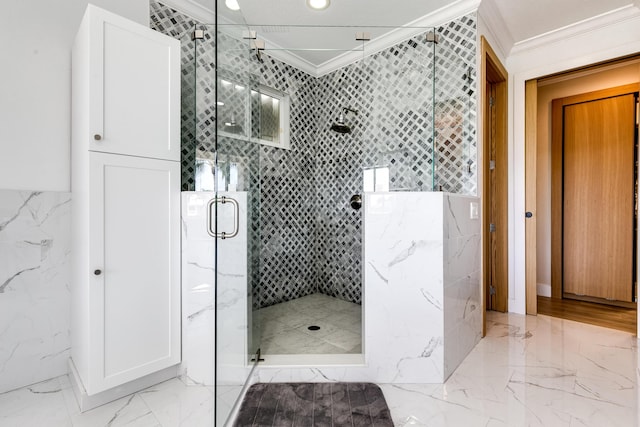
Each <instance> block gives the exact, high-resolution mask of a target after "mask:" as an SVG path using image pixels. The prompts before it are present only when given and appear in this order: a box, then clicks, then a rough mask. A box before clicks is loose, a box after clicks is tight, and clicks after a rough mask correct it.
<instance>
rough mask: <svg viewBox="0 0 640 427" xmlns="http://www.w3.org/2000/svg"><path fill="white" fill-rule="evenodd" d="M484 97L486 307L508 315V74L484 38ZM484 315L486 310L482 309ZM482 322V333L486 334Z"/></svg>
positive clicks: (483, 169)
mask: <svg viewBox="0 0 640 427" xmlns="http://www.w3.org/2000/svg"><path fill="white" fill-rule="evenodd" d="M481 48H482V65H481V69H482V73H483V76H482V94H483V97H484V99H483V107H484V108H483V128H484V129H483V143H482V145H483V149H482V157H483V162H482V163H483V167H482V228H483V231H482V242H483V249H482V259H483V262H482V269H483V274H482V276H483V287H482V290H483V293H484V300H483V302H484V304H485V308H486V309H489V310H496V311H501V312H506V311H507V310H508V308H509V307H508V294H509V287H508V285H509V260H508V257H509V253H508V215H507V212H508V209H507V208H508V198H507V193H508V174H507V172H508V156H507V94H508V83H507V82H508V74H507V70H506V69H505V68H504V66H503V65H502V64H501V63H500V60H499V58H498V57H497V55H496V54H495V52H494V51H493V49H491V46H490V45H489V43H488V42H487V40H486V39H485V38H484V37H482V38H481ZM483 313H484V310H483ZM484 326H485V325H484V319H483V331H484Z"/></svg>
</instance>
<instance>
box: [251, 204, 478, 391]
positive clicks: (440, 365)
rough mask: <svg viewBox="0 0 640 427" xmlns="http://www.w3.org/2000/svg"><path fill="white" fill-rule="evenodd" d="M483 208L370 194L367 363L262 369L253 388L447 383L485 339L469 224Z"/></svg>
mask: <svg viewBox="0 0 640 427" xmlns="http://www.w3.org/2000/svg"><path fill="white" fill-rule="evenodd" d="M477 201H478V198H475V197H465V196H457V195H452V194H446V193H441V192H438V193H427V192H421V193H410V192H392V193H366V194H365V202H364V225H365V227H364V268H365V272H364V274H365V275H364V284H365V286H364V337H365V338H364V349H365V351H364V354H365V363H364V364H363V365H358V366H348V367H345V366H335V367H331V366H322V367H317V368H312V367H308V368H294V367H284V366H283V367H264V366H261V367H260V369H259V370H258V372H257V373H256V374H255V378H254V381H260V382H272V381H293V382H295V381H373V382H377V383H390V384H407V383H442V382H444V381H445V380H446V378H447V377H448V376H449V375H450V374H451V373H452V372H453V371H454V370H455V368H456V367H458V366H459V364H460V363H461V362H462V361H463V359H464V358H465V357H466V356H467V355H468V354H469V352H470V351H471V349H472V348H473V347H474V346H475V345H476V344H477V342H478V340H479V339H480V332H481V328H482V323H481V317H480V314H481V311H480V300H479V297H480V258H479V257H478V254H479V247H480V222H479V220H478V219H470V218H469V203H470V202H477ZM454 271H455V274H454Z"/></svg>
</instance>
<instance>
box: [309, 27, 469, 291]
mask: <svg viewBox="0 0 640 427" xmlns="http://www.w3.org/2000/svg"><path fill="white" fill-rule="evenodd" d="M435 31H436V33H437V34H439V35H440V38H439V43H438V44H435V45H434V44H433V43H430V42H427V41H426V36H425V34H422V35H420V36H417V37H414V38H412V39H410V40H407V41H405V42H403V43H400V44H398V45H396V46H393V47H391V48H389V49H386V50H384V51H382V52H380V53H377V54H375V55H372V56H370V57H367V58H364V59H363V60H362V61H360V62H358V63H355V64H352V65H349V66H347V67H344V68H342V69H340V70H337V71H334V72H333V73H330V74H328V75H325V76H322V77H321V78H320V79H319V80H320V93H322V94H325V95H324V96H323V97H322V98H321V99H320V100H319V102H318V109H319V112H320V114H319V116H320V117H319V121H318V123H319V127H318V133H317V137H316V145H317V147H318V151H317V157H316V173H315V179H316V183H315V188H316V192H317V194H316V201H317V212H318V218H317V225H316V226H317V235H318V236H319V238H318V239H317V240H316V266H317V270H318V290H319V292H322V293H324V294H327V295H331V296H335V297H339V298H343V299H346V300H348V301H352V302H357V303H360V301H361V295H362V292H361V287H360V283H361V277H362V273H361V271H362V266H361V261H362V255H361V254H362V217H361V211H354V210H353V209H351V207H350V206H349V199H350V197H351V196H352V195H353V194H360V193H362V192H363V177H362V174H363V172H362V171H363V170H364V169H367V168H373V167H388V169H389V189H390V190H392V191H431V190H432V189H433V190H436V191H438V190H442V191H447V192H451V193H458V194H475V193H476V181H477V178H476V134H475V126H476V125H475V123H476V116H475V114H476V97H475V94H474V92H473V88H474V87H475V86H474V83H473V82H474V81H475V61H476V59H475V55H476V43H475V39H476V31H475V17H474V16H466V17H462V18H460V19H458V20H456V21H453V22H450V23H448V24H446V25H443V26H441V27H439V28H437V29H436V30H435ZM434 78H435V85H434ZM434 86H435V94H434ZM434 100H435V101H434ZM342 107H350V108H354V109H356V110H358V111H359V113H358V115H357V116H350V120H349V121H348V122H349V123H350V124H351V125H352V133H351V134H347V135H339V134H336V133H334V132H332V131H330V130H329V129H330V126H331V123H333V122H334V121H335V119H336V116H337V114H338V112H339V111H340V108H342ZM434 108H435V115H434ZM434 124H435V133H434V131H433V129H434ZM434 136H435V154H434V146H433V145H434ZM434 159H435V165H434V164H433V163H434ZM433 170H435V175H434V174H433V173H432V171H433Z"/></svg>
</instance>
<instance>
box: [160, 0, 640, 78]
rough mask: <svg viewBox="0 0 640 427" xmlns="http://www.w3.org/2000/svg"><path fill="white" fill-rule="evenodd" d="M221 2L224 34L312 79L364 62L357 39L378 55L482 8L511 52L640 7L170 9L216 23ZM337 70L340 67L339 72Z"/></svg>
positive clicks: (344, 3)
mask: <svg viewBox="0 0 640 427" xmlns="http://www.w3.org/2000/svg"><path fill="white" fill-rule="evenodd" d="M214 1H217V2H218V13H219V15H220V16H221V17H222V18H221V21H224V22H226V23H227V24H228V25H224V26H222V27H221V28H223V30H224V29H226V30H228V31H230V32H233V31H234V30H235V31H236V33H238V34H239V32H240V31H241V30H242V29H245V30H246V29H247V28H250V29H251V30H255V31H256V32H257V36H258V38H259V39H261V40H264V41H265V42H266V49H267V52H268V53H269V54H272V55H273V56H276V57H279V59H283V56H285V57H287V58H288V59H289V61H288V62H291V61H293V62H296V61H297V62H298V63H296V64H293V65H297V66H299V67H302V68H303V69H305V70H307V71H309V70H312V69H315V70H316V71H318V70H320V71H319V74H323V71H322V70H325V71H326V70H328V69H329V68H334V69H335V68H338V67H339V66H342V65H345V64H344V63H345V61H349V62H352V61H353V60H355V59H357V58H358V57H361V56H362V52H361V51H362V50H363V44H362V42H357V41H356V40H355V33H356V32H362V31H364V32H367V33H369V34H370V36H371V39H372V41H370V42H367V43H366V45H365V47H364V49H365V50H366V51H368V52H370V51H372V50H373V51H377V50H380V49H382V48H385V47H388V46H390V45H392V44H395V43H397V42H398V41H400V40H405V39H407V38H409V37H411V36H412V35H414V34H418V33H422V32H425V31H426V30H427V28H428V27H429V26H434V25H439V24H441V23H443V22H447V21H449V20H451V19H454V18H456V17H458V16H461V15H462V14H465V13H468V12H469V11H471V10H475V9H477V8H478V6H480V8H481V10H482V9H484V10H487V11H489V12H488V13H489V14H490V15H491V20H492V21H493V22H501V23H502V26H503V29H502V30H503V32H504V33H505V36H506V37H507V38H509V39H510V42H511V45H510V46H508V47H507V50H509V49H510V48H511V47H512V46H513V44H518V43H522V42H526V41H528V40H531V39H533V38H536V37H537V36H540V35H543V34H546V33H549V32H550V31H553V30H556V29H560V28H564V27H567V26H571V25H573V24H577V23H579V22H581V21H584V20H587V19H589V18H592V17H597V16H600V15H603V14H606V13H609V12H611V11H615V10H617V9H619V8H623V7H629V6H630V5H634V4H635V5H636V6H637V5H638V4H640V1H638V0H635V3H634V0H535V1H532V0H393V1H390V0H332V1H331V5H330V6H329V8H327V9H326V10H324V11H314V10H312V9H310V8H309V7H308V6H307V4H306V1H305V0H238V3H239V5H240V8H241V9H240V11H236V12H233V11H231V10H229V9H228V8H227V7H226V6H225V5H224V0H168V1H166V3H167V4H168V5H170V6H174V7H176V8H177V9H179V10H182V11H186V12H188V11H189V8H188V7H179V5H183V6H190V7H191V10H193V9H194V6H197V8H199V10H201V11H207V12H208V14H209V18H211V17H213V16H214V15H213V10H214ZM194 18H197V19H200V20H203V19H205V18H206V17H205V16H203V15H201V16H194ZM211 21H212V18H211ZM399 27H412V28H409V29H407V28H403V29H402V30H399ZM385 40H386V44H385V43H384V41H385ZM281 49H282V50H281ZM349 50H354V51H355V52H349ZM504 53H505V54H508V53H509V52H508V51H507V52H504ZM349 58H350V59H349ZM340 59H342V63H340ZM332 62H336V63H337V64H336V65H335V66H334V67H332V66H331V63H332ZM316 74H318V72H316Z"/></svg>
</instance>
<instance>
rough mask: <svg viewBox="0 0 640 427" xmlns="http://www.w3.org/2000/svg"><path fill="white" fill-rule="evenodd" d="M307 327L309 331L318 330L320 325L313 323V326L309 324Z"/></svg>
mask: <svg viewBox="0 0 640 427" xmlns="http://www.w3.org/2000/svg"><path fill="white" fill-rule="evenodd" d="M307 329H308V330H310V331H318V330H320V326H315V325H313V326H309V327H308V328H307Z"/></svg>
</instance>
